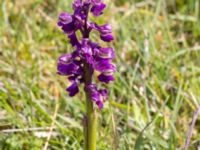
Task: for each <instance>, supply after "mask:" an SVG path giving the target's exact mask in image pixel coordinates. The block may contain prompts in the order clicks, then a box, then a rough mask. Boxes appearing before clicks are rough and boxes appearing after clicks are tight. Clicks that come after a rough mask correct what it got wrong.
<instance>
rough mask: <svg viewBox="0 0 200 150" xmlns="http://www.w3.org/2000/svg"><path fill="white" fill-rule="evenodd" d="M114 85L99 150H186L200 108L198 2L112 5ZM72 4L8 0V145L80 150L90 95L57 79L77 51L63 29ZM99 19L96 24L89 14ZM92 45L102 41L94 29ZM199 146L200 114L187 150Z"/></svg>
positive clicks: (0, 28)
mask: <svg viewBox="0 0 200 150" xmlns="http://www.w3.org/2000/svg"><path fill="white" fill-rule="evenodd" d="M105 2H106V4H108V7H107V9H106V11H105V15H103V16H102V17H100V18H97V19H96V20H98V21H97V22H98V23H100V24H103V23H107V22H109V23H111V25H112V27H113V30H114V35H115V41H114V42H113V43H111V44H110V46H113V47H115V51H116V58H115V63H116V65H117V67H118V71H117V73H116V74H115V78H116V80H115V82H113V83H112V84H110V85H109V90H110V97H109V100H108V102H107V103H106V104H105V109H103V110H102V111H99V126H98V144H97V145H98V150H112V149H119V150H133V149H135V150H181V149H183V147H184V143H185V140H186V136H187V132H188V129H189V126H190V123H191V120H192V117H193V113H194V111H195V110H196V109H197V108H198V106H199V105H200V1H199V0H105ZM71 3H72V0H59V1H58V0H0V149H1V150H40V149H44V150H46V149H49V150H61V149H63V150H64V149H66V150H79V149H82V147H83V133H82V117H83V114H84V112H85V98H84V93H83V92H81V93H79V94H78V96H76V97H74V98H70V97H68V94H67V92H66V91H65V88H66V87H67V85H69V82H68V81H67V79H66V78H64V77H60V76H58V75H57V73H56V62H57V58H58V57H59V55H61V54H62V53H68V52H71V51H72V50H73V49H72V47H70V45H69V44H68V39H67V38H66V36H65V35H64V34H63V33H62V31H61V30H60V29H59V28H58V27H57V25H56V23H57V17H58V15H59V13H60V12H63V11H68V12H72V9H71ZM91 19H95V18H93V17H91ZM92 39H93V40H95V41H96V40H99V38H98V36H97V34H96V33H94V34H93V36H92ZM198 146H200V117H199V118H198V119H197V121H196V124H195V127H194V129H193V136H192V139H191V143H190V147H189V149H191V150H195V149H197V148H198Z"/></svg>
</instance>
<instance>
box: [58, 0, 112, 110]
mask: <svg viewBox="0 0 200 150" xmlns="http://www.w3.org/2000/svg"><path fill="white" fill-rule="evenodd" d="M105 7H106V5H105V4H104V3H102V2H101V0H75V2H74V3H73V10H74V13H73V14H72V15H71V14H69V13H67V12H63V13H61V14H60V16H59V22H58V26H60V27H61V28H62V30H63V32H64V33H66V34H67V36H68V38H69V40H70V43H71V45H72V46H73V47H74V49H75V50H74V51H73V52H72V53H71V54H64V55H62V56H60V57H59V59H58V65H57V70H58V74H60V75H63V76H67V77H68V79H69V81H70V82H71V83H72V84H71V86H69V87H68V88H67V89H66V90H67V91H68V92H69V95H70V96H74V95H76V94H77V93H78V92H79V88H78V85H79V84H81V83H84V84H85V90H86V92H89V93H90V96H91V99H92V100H93V101H94V102H95V103H96V104H97V105H98V107H99V108H100V109H102V108H103V101H104V100H106V98H107V95H108V90H107V89H98V88H97V86H96V85H95V84H94V83H92V81H89V82H88V81H86V76H88V74H89V75H90V77H92V76H93V74H94V71H97V72H99V75H98V80H99V81H100V82H103V83H106V84H108V83H109V82H110V81H113V80H114V77H113V73H114V72H115V71H116V67H115V65H114V64H112V63H111V61H112V59H113V58H114V49H113V48H108V47H106V48H105V47H101V46H100V45H99V44H98V43H95V42H92V41H91V40H90V39H89V35H90V32H91V31H92V30H96V31H98V32H99V34H100V38H101V40H102V41H105V42H111V41H112V40H113V39H114V38H113V35H112V28H111V26H110V25H109V24H104V25H98V24H97V23H95V22H90V21H89V20H88V14H89V12H91V13H92V14H93V15H94V16H95V17H97V16H100V15H101V14H103V10H104V9H105ZM77 31H80V32H81V33H82V39H78V37H77ZM85 66H88V68H89V69H88V70H87V71H88V72H89V73H86V70H85Z"/></svg>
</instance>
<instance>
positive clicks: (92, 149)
mask: <svg viewBox="0 0 200 150" xmlns="http://www.w3.org/2000/svg"><path fill="white" fill-rule="evenodd" d="M84 71H85V85H88V84H90V83H91V81H92V76H91V74H90V71H89V65H88V64H87V63H84ZM85 92H86V116H85V118H84V133H85V150H96V127H97V114H96V111H95V108H94V106H93V102H92V100H91V96H90V91H87V90H85Z"/></svg>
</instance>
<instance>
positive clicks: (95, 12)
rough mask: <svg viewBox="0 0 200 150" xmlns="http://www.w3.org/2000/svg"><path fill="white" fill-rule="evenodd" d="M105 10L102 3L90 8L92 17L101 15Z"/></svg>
mask: <svg viewBox="0 0 200 150" xmlns="http://www.w3.org/2000/svg"><path fill="white" fill-rule="evenodd" d="M105 8H106V5H105V4H104V3H97V4H96V5H94V6H93V7H92V8H91V12H92V13H93V15H94V16H99V15H101V14H102V13H103V10H104V9H105Z"/></svg>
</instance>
